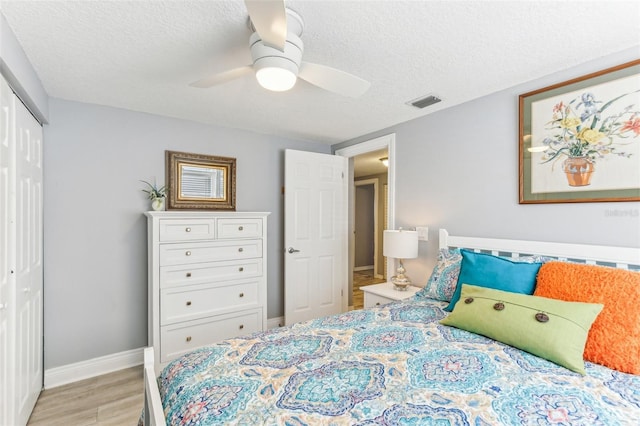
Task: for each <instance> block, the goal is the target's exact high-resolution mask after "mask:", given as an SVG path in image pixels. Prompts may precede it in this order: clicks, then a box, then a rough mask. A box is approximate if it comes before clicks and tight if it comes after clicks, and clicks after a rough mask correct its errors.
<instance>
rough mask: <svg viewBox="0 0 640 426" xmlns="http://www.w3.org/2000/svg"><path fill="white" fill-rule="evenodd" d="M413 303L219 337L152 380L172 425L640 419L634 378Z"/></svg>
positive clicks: (433, 305) (438, 305) (606, 422)
mask: <svg viewBox="0 0 640 426" xmlns="http://www.w3.org/2000/svg"><path fill="white" fill-rule="evenodd" d="M444 306H446V304H445V303H442V302H436V301H425V300H415V299H411V300H408V301H404V302H397V303H392V304H389V305H386V306H382V307H377V308H373V309H368V310H361V311H352V312H348V313H345V314H341V315H336V316H332V317H327V318H321V319H317V320H313V321H309V322H305V323H300V324H296V325H293V326H291V327H283V328H278V329H275V330H273V331H269V332H266V333H260V334H255V335H252V336H248V337H243V338H236V339H231V340H226V341H224V342H221V343H220V344H217V345H215V346H210V347H206V348H203V349H199V350H196V351H195V352H192V353H190V354H187V355H185V356H183V357H182V358H180V359H178V360H176V361H174V362H173V363H171V364H170V365H168V366H167V368H165V370H164V371H163V372H162V374H161V376H160V378H159V384H160V394H161V396H162V400H163V405H164V407H165V410H164V411H165V415H166V417H167V423H168V424H170V425H213V424H225V425H227V424H239V425H436V424H437V425H440V424H443V425H444V424H451V425H498V424H505V425H548V424H552V425H572V426H575V425H585V426H587V425H589V426H591V425H603V426H611V425H640V420H639V419H640V377H639V376H633V375H629V374H624V373H619V372H616V371H613V370H610V369H608V368H605V367H602V366H599V365H595V364H591V363H586V371H587V375H586V376H585V377H583V376H580V375H579V374H576V373H573V372H571V371H569V370H567V369H565V368H563V367H559V366H557V365H555V364H553V363H551V362H548V361H545V360H543V359H541V358H538V357H535V356H533V355H530V354H528V353H525V352H522V351H520V350H518V349H514V348H511V347H509V346H506V345H503V344H501V343H498V342H495V341H493V340H490V339H487V338H485V337H482V336H478V335H475V334H472V333H468V332H466V331H462V330H458V329H456V328H451V327H446V326H442V325H440V324H438V320H439V319H441V318H443V317H444V315H445V313H444V312H443V311H442V307H444Z"/></svg>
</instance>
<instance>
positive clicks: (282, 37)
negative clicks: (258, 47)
mask: <svg viewBox="0 0 640 426" xmlns="http://www.w3.org/2000/svg"><path fill="white" fill-rule="evenodd" d="M244 3H245V5H246V6H247V11H249V18H251V23H252V24H253V27H254V28H255V29H256V32H257V33H258V34H260V38H262V42H263V43H264V44H266V45H267V46H270V47H273V48H275V49H278V50H282V51H284V43H285V41H286V40H287V12H286V10H285V7H284V0H245V2H244Z"/></svg>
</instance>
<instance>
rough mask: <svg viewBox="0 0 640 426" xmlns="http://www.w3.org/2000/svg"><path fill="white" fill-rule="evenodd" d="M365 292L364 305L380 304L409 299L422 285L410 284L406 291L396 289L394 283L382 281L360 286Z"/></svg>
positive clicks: (366, 306) (367, 306)
mask: <svg viewBox="0 0 640 426" xmlns="http://www.w3.org/2000/svg"><path fill="white" fill-rule="evenodd" d="M360 290H362V291H363V292H364V307H365V308H370V307H372V306H380V305H384V304H386V303H390V302H393V301H394V300H404V299H408V298H410V297H411V296H413V295H414V294H416V293H417V292H418V291H420V287H414V286H409V288H407V290H406V291H398V290H394V288H393V284H392V283H389V282H387V283H382V284H375V285H367V286H364V287H360Z"/></svg>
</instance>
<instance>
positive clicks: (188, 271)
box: [160, 259, 262, 289]
mask: <svg viewBox="0 0 640 426" xmlns="http://www.w3.org/2000/svg"><path fill="white" fill-rule="evenodd" d="M261 275H262V259H247V260H229V261H226V262H210V263H199V264H194V265H178V266H164V267H161V268H160V288H162V289H164V288H168V287H177V286H185V285H193V284H207V283H212V282H217V281H228V280H241V279H244V278H253V277H259V276H261Z"/></svg>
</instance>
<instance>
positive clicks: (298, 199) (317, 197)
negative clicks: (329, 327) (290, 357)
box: [284, 150, 348, 325]
mask: <svg viewBox="0 0 640 426" xmlns="http://www.w3.org/2000/svg"><path fill="white" fill-rule="evenodd" d="M346 171H347V159H346V158H344V157H340V156H334V155H328V154H318V153H313V152H304V151H294V150H286V151H285V173H284V174H285V177H284V182H285V197H284V198H285V202H284V204H285V231H284V242H285V254H284V258H285V297H284V306H285V309H284V310H285V324H287V325H289V324H293V323H295V322H299V321H305V320H308V319H312V318H318V317H323V316H327V315H332V314H336V313H340V312H343V311H345V310H346V308H347V303H346V302H347V299H346V291H347V287H348V273H347V250H348V244H347V204H346V197H347V179H346V176H345V174H346Z"/></svg>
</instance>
